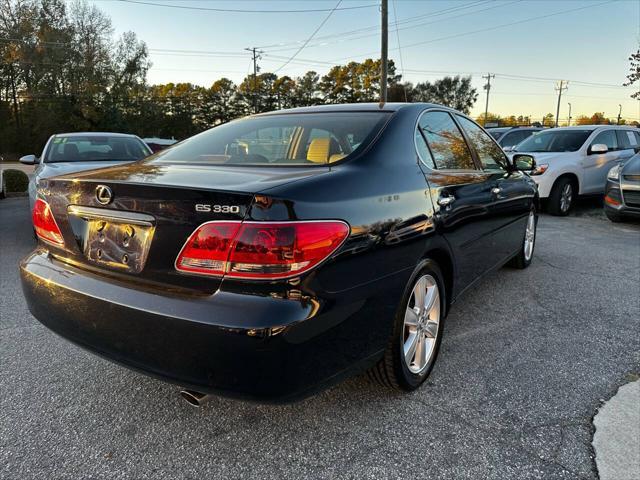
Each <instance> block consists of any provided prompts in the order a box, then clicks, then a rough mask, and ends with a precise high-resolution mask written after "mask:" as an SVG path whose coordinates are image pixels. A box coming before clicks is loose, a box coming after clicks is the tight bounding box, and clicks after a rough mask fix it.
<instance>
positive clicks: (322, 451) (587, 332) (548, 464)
mask: <svg viewBox="0 0 640 480" xmlns="http://www.w3.org/2000/svg"><path fill="white" fill-rule="evenodd" d="M27 210H28V207H27V199H26V198H10V199H7V200H2V201H0V392H1V393H0V478H3V479H25V478H69V479H77V478H105V479H120V478H123V479H125V478H126V479H129V478H135V479H146V478H154V479H157V478H193V479H195V478H198V479H202V478H243V479H249V478H270V477H275V478H291V479H299V478H374V479H381V478H400V477H402V478H456V479H467V478H468V479H478V478H483V479H484V478H490V479H501V480H502V479H511V478H513V479H516V478H517V479H525V478H526V479H528V478H540V479H556V478H585V479H593V478H597V470H596V463H595V461H594V452H593V450H592V446H591V440H592V435H593V427H592V424H591V421H592V417H593V415H594V414H595V413H596V411H597V409H598V408H599V407H600V406H601V405H602V403H603V402H604V401H605V400H607V399H609V398H610V397H612V396H613V395H614V393H615V392H616V391H617V390H618V388H619V387H620V386H621V385H623V384H625V383H626V382H627V381H628V380H629V379H630V378H637V374H638V373H640V337H639V335H638V332H639V331H640V305H639V302H640V296H639V295H638V289H639V286H640V226H639V225H638V224H613V223H610V222H609V221H608V220H606V218H604V216H603V215H602V214H601V210H600V209H599V208H597V206H596V207H593V206H589V205H587V206H586V207H581V209H579V210H578V211H577V214H575V215H573V216H571V217H568V218H556V217H550V216H546V215H543V216H541V218H540V222H539V228H538V242H537V246H536V252H535V257H534V260H533V263H532V265H531V266H530V268H528V269H527V270H524V271H520V270H513V269H509V268H503V269H501V270H499V271H497V272H495V273H493V274H491V275H490V276H489V277H488V278H486V279H485V280H484V281H482V282H480V283H479V284H478V285H477V286H476V287H474V288H473V290H472V291H470V292H468V293H467V294H465V296H464V297H462V298H461V299H460V300H459V301H458V303H457V304H456V305H454V307H453V310H452V312H451V314H450V316H449V317H448V319H447V325H446V331H445V337H444V340H443V345H442V350H441V353H440V357H439V359H438V362H437V364H436V366H435V368H434V370H433V373H432V375H431V377H430V379H429V380H428V381H427V383H426V384H425V385H423V387H422V388H421V389H419V390H418V391H416V392H413V393H411V394H399V393H395V392H391V391H388V390H385V389H382V388H380V387H378V386H376V385H375V384H372V383H370V382H369V381H368V380H367V379H366V378H365V377H364V376H360V377H357V378H354V379H351V380H348V381H346V382H344V383H342V384H340V385H338V386H335V387H334V388H332V389H330V390H328V391H325V392H323V393H320V394H318V395H316V396H314V397H311V398H309V399H307V400H304V401H302V402H299V403H295V404H293V405H285V406H265V405H258V404H252V403H244V402H240V401H234V400H228V399H223V398H214V399H213V400H212V401H210V402H209V403H207V404H206V405H205V407H204V408H202V409H199V410H198V409H194V408H193V407H190V406H189V405H188V404H187V403H186V402H184V401H183V400H182V399H180V398H179V396H178V388H177V387H176V386H173V385H170V384H166V383H163V382H161V381H157V380H154V379H151V378H147V377H145V376H143V375H140V374H138V373H134V372H131V371H128V370H126V369H123V368H121V367H119V366H116V365H113V364H111V363H109V362H108V361H106V360H103V359H101V358H98V357H96V356H94V355H92V354H90V353H87V352H85V351H83V350H81V349H79V348H78V347H76V346H74V345H72V344H70V343H68V342H67V341H65V340H64V339H62V338H60V337H57V336H56V335H54V334H53V333H51V332H50V331H48V330H47V329H46V328H45V327H43V326H42V325H40V324H39V323H38V322H37V321H36V320H35V319H34V318H33V317H32V316H31V315H30V314H29V312H28V310H27V308H26V305H25V302H24V299H23V297H22V293H21V290H20V285H19V280H18V270H17V264H18V261H19V259H20V258H21V257H23V256H24V255H25V254H26V253H27V252H29V250H30V249H32V248H33V245H34V242H33V239H32V234H31V227H30V221H29V217H28V212H27Z"/></svg>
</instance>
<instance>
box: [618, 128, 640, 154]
mask: <svg viewBox="0 0 640 480" xmlns="http://www.w3.org/2000/svg"><path fill="white" fill-rule="evenodd" d="M636 135H638V134H637V133H636V132H632V131H631V130H616V136H617V137H618V148H620V149H623V150H626V149H630V148H636V147H639V146H640V145H639V144H638V139H637V138H636Z"/></svg>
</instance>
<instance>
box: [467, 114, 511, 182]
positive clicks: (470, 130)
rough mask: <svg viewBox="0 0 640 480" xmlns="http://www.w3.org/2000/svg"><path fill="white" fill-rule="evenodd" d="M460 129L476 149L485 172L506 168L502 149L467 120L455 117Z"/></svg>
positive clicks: (505, 159)
mask: <svg viewBox="0 0 640 480" xmlns="http://www.w3.org/2000/svg"><path fill="white" fill-rule="evenodd" d="M457 117H458V121H459V122H460V125H462V129H463V130H464V131H465V132H467V136H468V137H469V142H470V143H471V145H473V147H474V148H475V149H476V152H477V154H478V157H479V158H480V163H481V164H482V168H483V169H485V170H501V169H504V168H506V166H507V157H506V156H505V154H504V152H503V151H502V149H501V148H500V147H499V146H498V145H497V144H496V142H494V141H493V140H491V137H489V135H488V134H487V133H485V131H484V130H482V129H481V128H480V127H479V126H478V125H476V124H475V123H474V122H472V121H471V120H469V119H468V118H465V117H461V116H460V115H457Z"/></svg>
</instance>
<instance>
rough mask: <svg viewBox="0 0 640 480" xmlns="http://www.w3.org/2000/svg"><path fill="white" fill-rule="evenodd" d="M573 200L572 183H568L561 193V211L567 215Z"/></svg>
mask: <svg viewBox="0 0 640 480" xmlns="http://www.w3.org/2000/svg"><path fill="white" fill-rule="evenodd" d="M572 199H573V187H572V186H571V184H570V183H567V184H566V185H565V186H564V187H563V188H562V192H561V193H560V210H561V211H562V212H563V213H565V212H567V211H568V210H569V208H570V207H571V200H572Z"/></svg>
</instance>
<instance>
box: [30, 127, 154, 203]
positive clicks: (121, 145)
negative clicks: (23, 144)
mask: <svg viewBox="0 0 640 480" xmlns="http://www.w3.org/2000/svg"><path fill="white" fill-rule="evenodd" d="M151 153H152V152H151V149H150V148H149V147H148V146H147V144H146V143H144V142H143V141H142V140H141V139H140V138H139V137H137V136H135V135H128V134H123V133H98V132H91V133H88V132H78V133H61V134H57V135H52V136H51V138H49V140H48V141H47V144H46V145H45V147H44V150H43V152H42V155H41V156H40V157H39V158H38V157H36V156H35V155H25V156H24V157H22V158H21V159H20V163H23V164H25V165H35V166H36V168H35V172H34V175H33V177H32V178H31V180H30V181H29V204H30V206H31V209H33V205H34V203H35V201H36V192H37V189H38V183H39V182H40V180H41V179H45V178H49V177H55V176H58V175H64V174H67V173H75V172H82V171H84V170H94V169H97V168H103V167H108V166H112V165H117V164H120V163H126V162H135V161H137V160H141V159H143V158H144V157H147V156H148V155H151Z"/></svg>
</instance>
